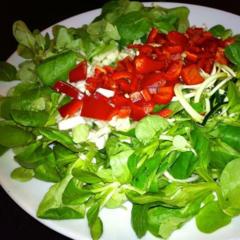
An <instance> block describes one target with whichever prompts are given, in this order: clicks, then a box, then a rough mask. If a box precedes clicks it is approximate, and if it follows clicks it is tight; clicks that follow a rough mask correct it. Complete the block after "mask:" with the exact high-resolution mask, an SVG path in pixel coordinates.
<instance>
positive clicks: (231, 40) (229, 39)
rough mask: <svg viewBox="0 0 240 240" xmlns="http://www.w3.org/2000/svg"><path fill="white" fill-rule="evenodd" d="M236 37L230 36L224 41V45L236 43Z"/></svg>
mask: <svg viewBox="0 0 240 240" xmlns="http://www.w3.org/2000/svg"><path fill="white" fill-rule="evenodd" d="M235 41H236V39H235V38H234V37H229V38H227V39H225V40H224V41H223V47H227V46H229V45H231V44H233V43H235Z"/></svg>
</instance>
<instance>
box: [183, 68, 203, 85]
mask: <svg viewBox="0 0 240 240" xmlns="http://www.w3.org/2000/svg"><path fill="white" fill-rule="evenodd" d="M182 78H183V81H184V83H186V84H189V85H193V84H199V83H201V82H203V81H204V79H203V77H202V76H201V75H200V69H199V67H198V66H197V65H196V64H191V65H189V66H186V67H184V68H183V69H182Z"/></svg>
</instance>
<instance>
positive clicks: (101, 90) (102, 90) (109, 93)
mask: <svg viewBox="0 0 240 240" xmlns="http://www.w3.org/2000/svg"><path fill="white" fill-rule="evenodd" d="M96 92H98V93H100V94H102V95H103V96H105V97H106V98H110V97H113V96H114V91H112V90H109V89H106V88H98V89H97V90H96Z"/></svg>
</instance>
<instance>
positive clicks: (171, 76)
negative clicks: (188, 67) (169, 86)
mask: <svg viewBox="0 0 240 240" xmlns="http://www.w3.org/2000/svg"><path fill="white" fill-rule="evenodd" d="M182 65H183V64H182V61H181V60H179V61H175V62H172V63H171V64H170V66H169V68H168V70H167V72H166V74H165V78H166V79H167V80H168V81H171V82H173V81H177V79H178V77H179V76H180V73H181V70H182Z"/></svg>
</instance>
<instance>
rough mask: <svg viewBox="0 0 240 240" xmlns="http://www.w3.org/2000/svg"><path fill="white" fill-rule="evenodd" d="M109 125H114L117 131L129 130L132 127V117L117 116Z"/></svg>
mask: <svg viewBox="0 0 240 240" xmlns="http://www.w3.org/2000/svg"><path fill="white" fill-rule="evenodd" d="M109 125H110V126H112V127H114V128H115V129H116V130H117V131H128V130H129V129H130V128H131V123H130V119H129V118H128V117H127V118H118V117H116V116H115V117H113V118H112V120H111V121H109Z"/></svg>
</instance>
